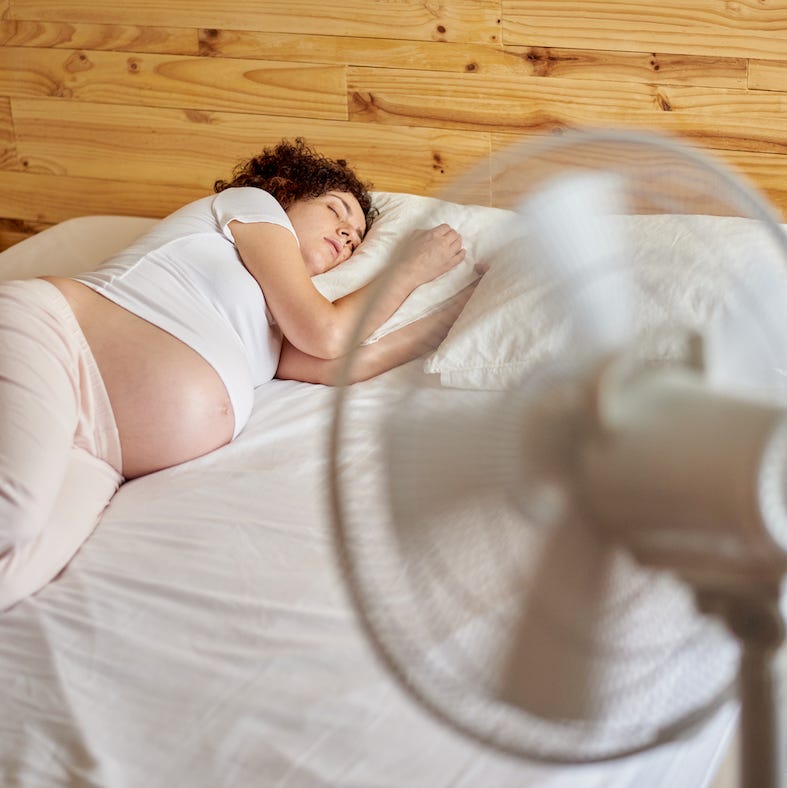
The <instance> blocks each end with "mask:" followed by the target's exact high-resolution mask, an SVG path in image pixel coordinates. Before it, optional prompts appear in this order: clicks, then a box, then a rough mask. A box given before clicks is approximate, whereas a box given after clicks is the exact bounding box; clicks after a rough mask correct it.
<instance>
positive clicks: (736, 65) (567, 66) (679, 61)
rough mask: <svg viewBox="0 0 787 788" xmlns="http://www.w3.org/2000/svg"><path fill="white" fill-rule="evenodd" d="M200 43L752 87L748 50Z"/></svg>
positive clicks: (216, 50) (222, 36)
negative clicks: (743, 54)
mask: <svg viewBox="0 0 787 788" xmlns="http://www.w3.org/2000/svg"><path fill="white" fill-rule="evenodd" d="M199 38H200V51H201V52H202V54H205V55H210V56H213V57H245V58H252V57H257V56H258V55H259V53H261V52H264V53H265V56H266V58H268V59H270V60H286V61H293V62H298V63H333V64H349V65H354V66H367V67H374V68H404V69H407V68H411V67H412V64H413V63H417V64H418V68H419V69H420V70H422V71H456V72H463V71H468V72H474V73H479V74H503V75H509V76H515V75H523V76H544V77H547V76H554V77H571V78H574V79H592V80H599V79H603V80H615V81H619V80H625V81H633V82H637V81H639V82H648V81H651V80H654V79H657V80H658V81H659V82H660V83H664V84H685V85H692V84H696V85H708V86H715V87H739V88H744V87H746V60H745V59H744V58H726V57H701V56H690V55H671V54H657V53H650V52H608V51H601V50H588V49H549V48H545V47H507V48H505V49H501V48H499V47H495V46H485V45H482V44H454V43H446V42H433V41H430V42H424V41H403V40H400V39H394V38H378V39H369V38H358V37H348V36H344V37H338V36H316V35H294V34H290V33H270V32H267V31H256V30H218V29H215V28H210V29H202V30H200V31H199Z"/></svg>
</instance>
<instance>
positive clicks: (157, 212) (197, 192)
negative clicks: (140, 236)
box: [0, 171, 206, 224]
mask: <svg viewBox="0 0 787 788" xmlns="http://www.w3.org/2000/svg"><path fill="white" fill-rule="evenodd" d="M205 193H206V192H205V190H204V189H194V188H192V187H187V186H166V185H159V186H157V187H156V188H155V189H151V188H150V185H149V184H144V183H133V182H129V181H121V180H104V179H98V178H96V179H93V178H72V177H70V176H66V175H49V174H42V173H30V172H9V171H0V217H2V219H4V220H8V219H19V220H22V221H24V222H43V223H47V224H54V223H56V222H62V221H63V220H64V219H70V218H72V217H74V216H87V215H92V214H118V215H126V216H148V217H153V218H158V217H161V216H166V215H167V214H168V213H171V212H172V211H174V210H176V209H177V208H179V207H180V206H181V205H185V204H186V203H188V202H191V201H192V200H196V199H198V198H199V197H202V196H204V195H205Z"/></svg>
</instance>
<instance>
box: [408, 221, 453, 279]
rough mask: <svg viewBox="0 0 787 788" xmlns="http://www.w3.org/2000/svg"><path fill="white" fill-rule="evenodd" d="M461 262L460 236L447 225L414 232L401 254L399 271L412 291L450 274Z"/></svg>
mask: <svg viewBox="0 0 787 788" xmlns="http://www.w3.org/2000/svg"><path fill="white" fill-rule="evenodd" d="M464 259H465V250H464V248H463V247H462V236H461V235H459V233H458V232H457V231H456V230H454V229H453V228H452V227H450V226H449V225H447V224H440V225H438V226H437V227H433V228H432V229H431V230H416V231H415V232H414V233H413V235H412V236H411V238H410V240H409V241H408V242H407V243H406V245H405V246H404V248H403V251H402V257H401V262H400V263H399V266H400V268H401V269H402V270H403V271H404V272H405V274H404V275H406V276H408V277H411V278H412V279H411V281H412V282H413V283H414V284H413V285H412V287H413V289H415V288H416V287H418V286H419V285H421V284H423V283H424V282H428V281H430V280H432V279H435V278H436V277H438V276H440V275H441V274H444V273H445V272H446V271H450V270H451V269H452V268H453V267H454V266H455V265H458V264H459V263H461V262H462V260H464Z"/></svg>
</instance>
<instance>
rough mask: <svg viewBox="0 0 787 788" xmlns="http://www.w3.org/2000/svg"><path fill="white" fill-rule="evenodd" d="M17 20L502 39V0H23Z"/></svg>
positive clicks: (486, 40) (17, 7)
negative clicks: (447, 0)
mask: <svg viewBox="0 0 787 788" xmlns="http://www.w3.org/2000/svg"><path fill="white" fill-rule="evenodd" d="M11 16H12V18H15V19H16V18H19V19H22V18H24V19H39V20H47V21H66V22H95V23H105V24H120V25H155V26H163V27H169V26H174V27H215V28H229V29H241V30H268V31H271V32H281V33H296V34H298V33H303V34H314V35H332V36H363V37H366V38H388V37H391V36H394V37H396V38H403V39H409V40H416V41H462V42H475V43H493V42H498V41H499V38H500V2H499V0H451V2H450V3H435V2H424V1H423V0H344V2H341V3H334V4H332V5H331V6H327V5H326V4H325V3H324V2H318V0H291V1H290V2H287V3H284V2H281V0H255V2H253V3H251V2H249V0H222V1H221V2H216V0H168V2H166V3H160V2H153V0H101V2H96V1H95V0H20V1H19V2H17V3H15V5H14V6H13V7H12V11H11Z"/></svg>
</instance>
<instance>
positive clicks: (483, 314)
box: [424, 215, 785, 390]
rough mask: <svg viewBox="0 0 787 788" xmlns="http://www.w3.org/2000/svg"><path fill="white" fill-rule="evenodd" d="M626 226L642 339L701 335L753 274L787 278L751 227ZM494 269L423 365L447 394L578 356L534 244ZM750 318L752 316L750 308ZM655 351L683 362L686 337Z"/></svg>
mask: <svg viewBox="0 0 787 788" xmlns="http://www.w3.org/2000/svg"><path fill="white" fill-rule="evenodd" d="M619 220H620V222H621V223H622V229H623V230H624V232H625V233H626V237H627V239H628V243H629V249H630V256H629V258H628V265H629V273H630V274H631V280H632V282H633V302H634V303H633V312H634V326H633V331H634V333H635V334H639V335H644V334H645V333H646V332H647V333H648V335H649V336H651V337H652V336H653V334H654V331H655V332H656V333H657V330H658V329H659V327H664V326H670V327H679V326H680V327H683V328H685V329H688V330H694V331H698V332H702V331H703V329H704V328H705V327H706V326H707V325H708V323H709V321H710V320H711V319H712V317H713V315H714V313H715V312H716V311H717V310H719V309H720V308H721V307H722V306H723V305H725V303H727V302H728V301H729V300H730V299H731V298H732V297H733V296H734V295H735V296H736V297H737V295H740V294H741V293H742V292H743V290H742V285H743V283H744V282H745V271H746V267H747V265H748V264H750V263H752V262H753V261H755V260H764V259H770V261H771V262H774V260H775V262H776V264H777V265H780V266H781V268H782V270H783V269H784V262H785V261H784V259H783V258H780V259H775V258H778V252H777V248H776V246H775V244H774V243H773V240H772V237H771V236H770V235H769V234H768V233H767V231H766V230H765V229H764V228H763V226H761V225H759V224H758V223H755V222H753V221H751V220H747V219H742V218H737V217H712V216H682V215H681V216H678V215H673V216H667V215H663V216H626V217H619ZM489 262H490V264H491V268H490V270H489V271H488V273H487V274H486V275H485V276H484V278H483V279H482V280H481V282H480V283H479V284H478V286H477V288H476V290H475V292H474V293H473V295H472V296H471V298H470V300H469V301H468V303H467V306H466V307H465V308H464V310H463V311H462V313H461V314H460V316H459V318H458V319H457V321H456V323H454V325H453V327H452V328H451V330H450V331H449V333H448V335H447V336H446V338H445V340H444V341H443V343H442V344H441V345H440V347H438V349H437V350H436V351H435V352H434V353H433V354H432V355H431V356H430V357H429V358H428V359H427V360H426V362H425V365H424V369H425V370H426V371H427V372H431V373H438V374H439V375H440V381H441V383H442V384H443V385H445V386H453V387H458V388H471V389H500V390H503V389H507V388H509V387H511V386H513V385H515V384H516V383H517V382H518V381H520V380H521V379H522V378H523V377H524V376H525V375H527V374H528V372H530V371H532V370H533V368H534V367H535V366H536V365H537V364H539V362H541V361H542V360H544V359H552V358H555V359H557V358H561V357H564V358H569V357H570V355H569V354H571V352H572V348H571V341H572V324H571V315H570V313H569V311H568V310H567V309H566V305H565V301H564V299H563V298H562V297H561V296H560V294H559V293H558V292H557V289H556V287H555V280H554V278H552V279H550V277H549V276H548V275H545V274H544V273H543V272H540V267H539V266H538V265H533V264H532V260H530V259H529V257H528V246H527V239H526V237H524V236H523V235H522V234H521V233H520V234H519V235H518V237H514V239H513V240H511V241H509V242H508V244H507V245H504V246H503V247H502V249H501V254H500V255H499V256H498V257H497V258H496V259H492V260H489ZM736 294H737V295H736ZM614 306H615V305H614V304H611V305H610V308H614ZM742 308H744V309H748V310H749V312H751V311H752V308H751V305H750V304H749V305H746V306H745V307H742ZM657 336H658V333H657ZM649 350H650V351H651V352H655V353H656V354H657V355H658V356H670V355H675V354H679V353H682V352H684V351H685V336H676V335H675V334H674V333H664V334H662V335H661V338H660V339H658V340H657V341H656V342H655V343H651V345H650V347H649Z"/></svg>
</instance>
